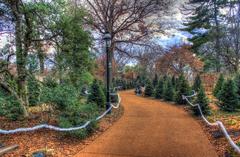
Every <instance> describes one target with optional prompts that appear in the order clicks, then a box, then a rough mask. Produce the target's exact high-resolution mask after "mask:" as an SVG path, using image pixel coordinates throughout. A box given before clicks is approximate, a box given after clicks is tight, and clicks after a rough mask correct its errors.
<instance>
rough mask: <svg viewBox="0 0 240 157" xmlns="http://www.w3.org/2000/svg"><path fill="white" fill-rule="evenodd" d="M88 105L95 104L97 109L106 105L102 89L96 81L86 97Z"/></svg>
mask: <svg viewBox="0 0 240 157" xmlns="http://www.w3.org/2000/svg"><path fill="white" fill-rule="evenodd" d="M88 102H89V103H95V104H97V105H98V107H101V108H103V107H104V106H105V104H106V98H105V95H104V92H103V89H102V87H101V86H100V85H99V83H98V81H97V80H94V81H93V83H92V85H91V89H90V95H89V96H88Z"/></svg>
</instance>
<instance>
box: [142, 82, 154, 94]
mask: <svg viewBox="0 0 240 157" xmlns="http://www.w3.org/2000/svg"><path fill="white" fill-rule="evenodd" d="M153 93H154V88H153V86H152V83H151V82H150V81H149V80H148V81H147V84H146V87H145V93H144V95H145V96H146V97H151V96H153Z"/></svg>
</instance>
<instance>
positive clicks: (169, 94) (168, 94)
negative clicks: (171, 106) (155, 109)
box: [163, 79, 174, 101]
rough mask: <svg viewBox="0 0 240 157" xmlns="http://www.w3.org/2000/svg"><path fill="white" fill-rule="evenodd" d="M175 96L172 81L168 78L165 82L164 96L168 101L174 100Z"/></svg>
mask: <svg viewBox="0 0 240 157" xmlns="http://www.w3.org/2000/svg"><path fill="white" fill-rule="evenodd" d="M173 96H174V90H173V86H172V81H171V80H170V79H168V80H167V81H165V84H164V91H163V98H164V100H166V101H172V100H173Z"/></svg>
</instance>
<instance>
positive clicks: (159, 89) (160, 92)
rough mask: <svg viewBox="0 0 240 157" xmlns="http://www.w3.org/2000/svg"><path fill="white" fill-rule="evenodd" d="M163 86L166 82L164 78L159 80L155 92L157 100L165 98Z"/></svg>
mask: <svg viewBox="0 0 240 157" xmlns="http://www.w3.org/2000/svg"><path fill="white" fill-rule="evenodd" d="M163 86H164V81H163V79H162V78H160V79H159V81H158V85H157V87H156V90H155V98H156V99H162V98H163Z"/></svg>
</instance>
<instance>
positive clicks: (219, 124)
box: [182, 91, 240, 154]
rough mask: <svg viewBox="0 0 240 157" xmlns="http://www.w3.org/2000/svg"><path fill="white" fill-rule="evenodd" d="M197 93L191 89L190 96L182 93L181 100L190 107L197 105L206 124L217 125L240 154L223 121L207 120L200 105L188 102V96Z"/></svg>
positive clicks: (239, 148) (239, 149)
mask: <svg viewBox="0 0 240 157" xmlns="http://www.w3.org/2000/svg"><path fill="white" fill-rule="evenodd" d="M196 95H197V93H196V92H195V91H193V95H190V96H185V95H182V98H183V100H186V101H187V102H188V103H189V104H190V105H191V106H192V107H198V109H199V112H200V114H201V117H202V119H203V120H204V121H205V122H206V123H207V125H209V126H218V127H219V129H220V130H221V131H222V132H223V134H224V136H225V137H226V138H227V140H228V142H229V144H230V145H231V147H232V148H233V149H234V150H235V151H236V152H237V153H238V154H240V147H239V146H238V145H237V144H236V143H235V142H234V141H233V140H232V138H231V137H230V135H229V133H228V132H227V129H226V128H225V126H224V125H223V123H222V122H221V121H216V122H214V123H211V122H209V121H208V120H207V118H206V117H205V116H204V114H203V112H202V108H201V106H200V104H195V105H194V104H193V103H191V102H190V100H189V98H192V97H194V96H196Z"/></svg>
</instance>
